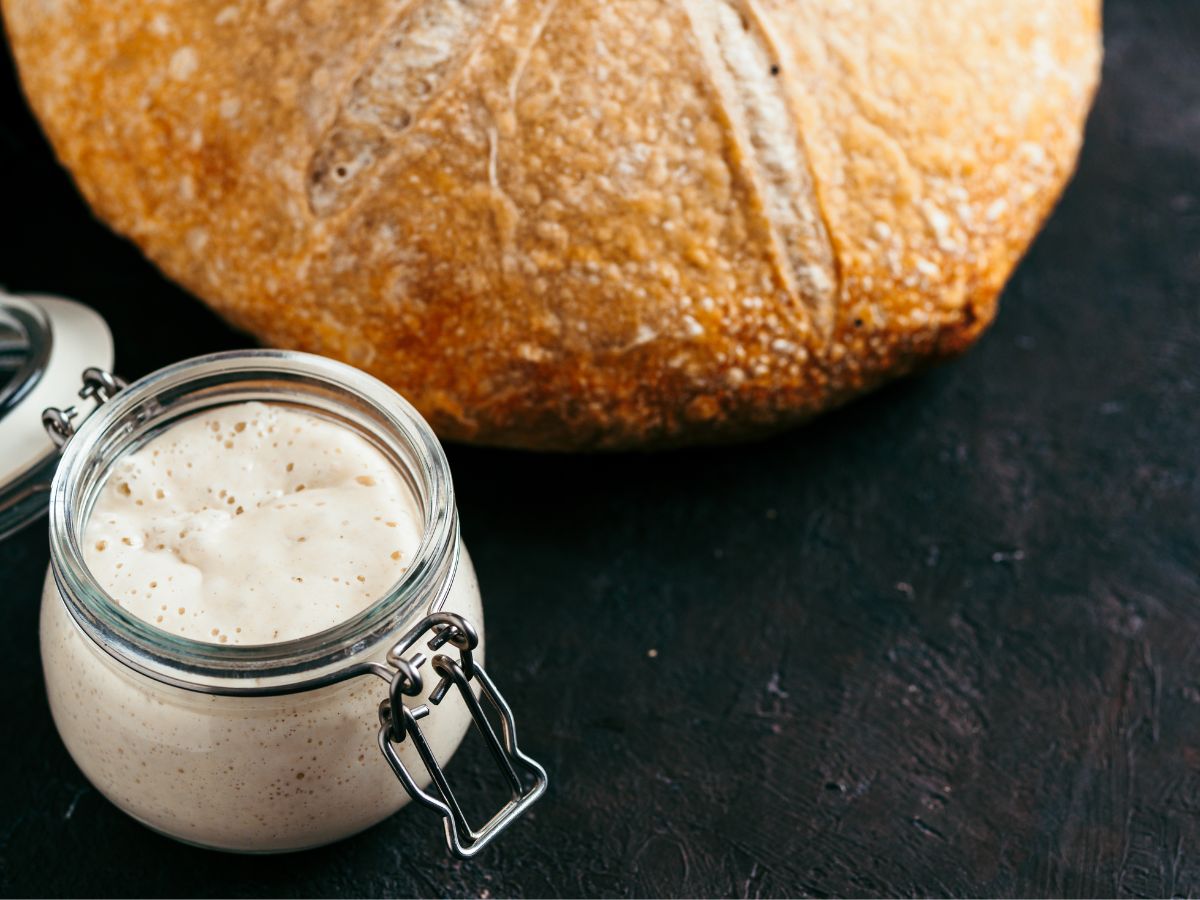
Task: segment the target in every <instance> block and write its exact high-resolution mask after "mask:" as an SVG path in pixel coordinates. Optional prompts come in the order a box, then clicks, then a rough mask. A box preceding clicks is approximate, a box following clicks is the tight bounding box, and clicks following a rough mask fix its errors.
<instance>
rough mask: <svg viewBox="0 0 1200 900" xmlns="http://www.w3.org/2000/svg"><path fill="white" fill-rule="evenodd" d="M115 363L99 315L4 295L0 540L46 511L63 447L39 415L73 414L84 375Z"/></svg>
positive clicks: (59, 302)
mask: <svg viewBox="0 0 1200 900" xmlns="http://www.w3.org/2000/svg"><path fill="white" fill-rule="evenodd" d="M112 363H113V340H112V334H111V332H110V331H109V330H108V326H107V325H106V324H105V322H104V319H103V318H101V317H100V315H99V314H98V313H96V312H95V311H94V310H92V309H89V308H88V307H86V306H84V305H83V304H81V303H76V302H75V301H73V300H66V299H63V298H62V297H52V296H49V295H46V294H30V295H26V296H22V297H15V296H12V295H11V294H5V293H3V292H0V540H3V539H4V538H6V537H8V536H9V535H11V534H12V533H13V532H15V531H17V530H18V529H20V528H21V527H23V526H25V525H27V524H29V523H30V522H32V521H34V520H35V519H38V518H40V517H41V516H42V515H44V514H45V512H46V509H47V507H48V505H49V498H50V482H51V480H52V479H53V477H54V470H55V468H56V467H57V466H58V448H57V447H55V445H54V442H53V441H52V440H51V438H50V436H49V435H48V434H47V432H46V428H45V426H44V425H43V423H42V411H43V410H44V409H47V408H49V407H59V408H63V409H69V408H70V407H71V404H72V400H73V398H74V397H75V396H76V395H81V394H80V390H79V387H80V373H82V372H83V371H84V370H85V369H87V368H89V367H92V366H95V367H99V368H101V369H104V370H109V369H111V368H112ZM81 396H85V395H81Z"/></svg>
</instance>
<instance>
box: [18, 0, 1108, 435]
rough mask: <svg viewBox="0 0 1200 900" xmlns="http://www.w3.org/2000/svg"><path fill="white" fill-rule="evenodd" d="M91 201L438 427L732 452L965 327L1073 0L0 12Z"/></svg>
mask: <svg viewBox="0 0 1200 900" xmlns="http://www.w3.org/2000/svg"><path fill="white" fill-rule="evenodd" d="M2 2H3V10H4V14H5V19H6V24H7V27H8V31H9V35H10V38H11V43H12V45H13V49H14V53H15V56H16V59H17V61H18V65H19V69H20V73H21V79H22V83H23V85H24V88H25V91H26V93H27V95H28V97H29V99H30V102H31V104H32V106H33V108H34V110H35V111H36V112H37V114H38V116H39V118H40V120H41V122H42V123H43V125H44V127H45V128H46V131H47V133H48V135H49V136H50V139H51V142H52V143H53V145H54V147H55V150H56V152H57V153H58V155H59V157H60V159H61V160H62V162H63V163H64V165H65V166H66V167H67V168H68V169H69V170H70V171H71V172H72V174H73V175H74V177H75V179H76V181H77V183H78V185H79V187H80V189H81V191H82V192H83V194H84V195H85V197H86V198H87V199H88V201H89V202H90V203H91V204H92V205H93V207H94V208H95V209H96V211H97V212H98V214H99V215H100V216H101V217H103V218H104V219H105V220H106V221H107V222H109V223H110V224H111V225H112V226H113V227H114V228H115V229H116V230H118V231H119V232H121V233H123V234H125V235H127V236H129V237H130V238H131V239H133V240H134V241H135V242H136V243H137V244H138V245H139V246H140V247H141V248H142V249H143V250H144V252H145V253H146V254H147V255H148V256H149V257H150V258H151V259H152V260H153V261H154V262H155V263H156V264H157V265H159V266H160V267H161V268H162V269H163V270H164V271H165V272H166V273H167V274H169V275H170V276H172V277H174V278H175V279H177V280H179V281H180V282H181V283H183V284H184V285H186V286H187V287H188V288H189V289H190V290H192V291H193V292H195V293H196V294H197V295H199V296H200V297H202V298H203V299H204V300H205V301H206V302H208V303H209V304H211V305H212V306H213V307H214V308H215V309H217V310H218V311H219V312H220V313H222V314H223V315H224V316H226V317H227V318H228V319H229V320H230V321H231V322H233V323H234V324H236V325H238V326H240V327H242V328H245V329H247V330H249V331H251V332H253V333H254V334H255V335H257V336H258V337H260V338H261V339H262V340H263V341H265V342H266V343H268V344H271V345H275V346H282V347H292V348H296V349H302V350H308V351H311V352H316V353H323V354H326V355H329V356H334V357H338V358H341V359H344V360H346V361H348V362H351V363H353V364H355V365H358V366H361V367H362V368H364V369H367V370H368V371H370V372H372V373H373V374H375V375H378V376H379V377H381V378H383V379H384V380H385V381H387V382H389V383H390V384H392V385H393V386H394V387H396V388H397V389H398V390H400V391H401V393H403V394H404V395H405V396H407V397H408V398H409V399H410V400H411V401H412V402H413V403H414V404H415V405H416V406H417V407H418V408H419V409H420V410H421V412H422V413H424V414H425V415H426V416H427V417H428V418H429V420H430V421H431V423H432V424H433V426H434V427H435V429H436V430H437V431H438V432H439V433H440V434H441V435H443V436H444V437H447V438H451V439H457V440H467V441H476V442H481V443H490V444H501V445H509V446H520V447H533V448H546V449H588V448H617V447H628V446H666V445H675V444H682V443H694V442H704V441H716V440H728V439H735V438H741V437H746V436H749V435H753V434H757V433H761V432H763V431H767V430H771V429H776V428H779V427H782V426H784V425H787V424H789V423H792V422H795V421H799V420H801V419H804V418H806V417H809V416H811V415H813V414H815V413H817V412H819V411H821V410H823V409H827V408H829V407H830V406H832V405H835V404H837V403H839V402H842V401H843V400H845V399H847V398H849V397H851V396H853V395H855V394H858V393H861V392H862V391H864V390H866V389H868V388H870V387H872V386H874V385H876V384H878V383H879V382H881V381H883V380H885V379H887V378H891V377H894V376H897V375H899V374H903V373H904V372H907V371H909V370H911V369H912V368H914V367H915V366H917V365H919V364H921V363H922V362H924V361H927V360H930V359H936V358H939V357H943V356H947V355H950V354H953V353H956V352H959V351H960V350H962V349H963V348H965V347H966V346H968V345H969V344H970V343H971V342H972V341H973V340H974V339H975V337H977V336H978V334H979V333H980V332H981V331H982V330H983V328H984V327H985V326H986V325H987V324H988V322H989V321H990V320H991V318H992V316H993V314H994V308H995V299H996V296H997V294H998V293H999V291H1000V289H1001V287H1002V286H1003V283H1004V281H1005V279H1006V278H1007V277H1008V275H1009V273H1010V272H1011V270H1012V268H1013V266H1014V265H1015V263H1016V261H1017V260H1018V258H1019V257H1020V255H1021V253H1022V252H1023V251H1024V249H1025V247H1026V246H1027V245H1028V243H1029V241H1030V240H1031V238H1032V237H1033V235H1034V234H1035V232H1036V230H1037V228H1038V226H1039V224H1040V222H1041V221H1042V219H1043V218H1044V217H1045V215H1046V214H1047V213H1048V211H1049V209H1050V208H1051V206H1052V204H1053V202H1054V200H1055V199H1056V197H1057V195H1058V193H1059V191H1060V190H1061V188H1062V186H1063V184H1064V183H1065V181H1066V179H1067V178H1068V176H1069V174H1070V171H1071V168H1072V166H1073V164H1074V160H1075V157H1076V154H1077V152H1078V148H1079V144H1080V140H1081V134H1082V125H1083V121H1084V118H1085V116H1086V113H1087V109H1088V106H1089V103H1090V100H1091V97H1092V93H1093V90H1094V88H1095V84H1096V79H1097V75H1098V68H1099V59H1100V38H1099V28H1100V21H1099V19H1100V14H1099V0H1055V2H1051V3H1048V2H1045V0H908V2H905V3H895V2H892V0H858V2H854V3H846V2H839V0H803V2H802V0H673V2H668V0H408V2H400V0H356V2H355V3H353V4H345V3H339V2H336V0H265V2H252V0H241V2H234V0H191V2H188V3H177V2H171V0H107V2H105V3H98V2H92V0H2Z"/></svg>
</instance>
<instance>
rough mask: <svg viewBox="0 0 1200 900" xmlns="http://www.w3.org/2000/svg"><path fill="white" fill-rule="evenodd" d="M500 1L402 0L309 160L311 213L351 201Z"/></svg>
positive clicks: (481, 33) (484, 30)
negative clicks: (407, 2) (408, 1)
mask: <svg viewBox="0 0 1200 900" xmlns="http://www.w3.org/2000/svg"><path fill="white" fill-rule="evenodd" d="M500 5H502V4H501V3H500V2H498V0H424V2H419V3H416V4H414V5H411V6H409V7H407V8H406V9H405V10H404V11H403V12H402V13H401V15H400V18H399V19H398V20H396V21H395V22H393V23H392V25H391V26H390V27H389V28H388V29H386V30H385V32H384V36H383V39H382V40H381V41H380V43H379V45H378V46H377V47H376V48H375V51H374V53H372V54H371V56H370V57H369V58H368V60H367V62H366V64H365V65H364V66H363V68H362V70H361V71H360V72H359V74H358V77H357V78H355V80H354V83H353V85H351V88H350V92H349V94H348V95H347V97H346V98H345V99H344V100H343V102H342V106H341V109H340V110H339V111H338V115H337V118H336V119H335V120H334V123H333V125H332V127H331V128H330V129H329V131H327V132H326V134H325V137H324V138H323V139H322V141H321V143H320V144H319V145H318V147H317V149H316V152H315V153H314V154H313V158H312V161H311V163H310V164H309V168H308V204H309V207H310V208H311V209H312V211H313V212H314V213H315V214H316V215H318V216H330V215H333V214H334V213H336V212H339V211H341V210H343V209H345V208H346V207H348V206H350V205H351V204H352V203H353V202H354V200H355V198H356V197H358V196H359V195H360V194H361V193H362V192H363V189H364V188H365V187H366V185H367V183H368V182H369V181H370V175H371V173H372V172H375V171H377V170H378V169H379V167H380V165H381V164H382V163H384V162H385V161H386V160H387V159H388V157H390V156H391V155H392V151H393V149H394V143H393V142H394V141H395V140H396V138H397V137H398V136H399V135H400V134H401V133H403V132H404V131H406V130H407V129H408V128H409V127H410V126H411V125H412V123H413V122H414V121H415V120H416V119H417V118H418V117H419V116H420V114H421V111H422V110H423V109H425V108H427V107H428V105H429V104H430V103H431V102H432V101H433V99H434V98H435V97H436V96H437V94H438V93H439V92H440V91H441V90H442V89H443V88H445V87H446V85H447V84H449V83H450V81H452V80H453V78H454V76H455V75H456V74H457V73H458V72H460V71H461V70H462V68H463V65H464V63H465V62H466V61H467V59H468V58H469V57H470V55H471V52H472V51H473V50H474V49H475V47H476V46H477V45H478V44H479V42H480V41H481V40H482V39H483V38H484V37H485V36H486V35H487V34H488V33H489V32H490V30H491V29H490V28H489V27H488V26H489V24H490V23H491V20H492V18H493V16H494V14H495V12H496V9H497V7H499V6H500Z"/></svg>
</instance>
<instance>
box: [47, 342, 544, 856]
mask: <svg viewBox="0 0 1200 900" xmlns="http://www.w3.org/2000/svg"><path fill="white" fill-rule="evenodd" d="M114 387H115V386H114ZM109 393H112V396H108V394H109ZM100 399H102V400H106V402H103V403H102V404H101V405H100V406H99V407H98V408H97V409H96V410H95V411H94V412H93V413H92V414H91V415H90V416H89V417H88V418H87V419H86V420H85V421H84V422H83V423H82V424H81V425H80V427H79V428H78V431H76V432H74V433H70V426H69V425H68V426H67V428H66V432H65V433H64V434H63V435H62V437H64V438H68V439H66V440H65V445H64V447H63V455H62V459H61V461H60V462H59V466H58V469H57V472H56V474H55V477H54V482H53V485H52V488H51V498H50V551H51V563H50V572H49V573H48V576H47V579H46V585H45V591H44V594H43V598H42V612H41V646H42V660H43V666H44V669H45V677H46V686H47V691H48V694H49V699H50V706H51V710H52V712H53V715H54V721H55V723H56V725H57V727H58V730H59V733H60V734H61V735H62V739H63V741H64V743H65V744H66V746H67V749H68V750H69V751H70V753H71V755H72V757H74V759H75V761H76V763H77V764H78V765H79V767H80V768H81V769H82V770H83V772H84V774H85V775H86V776H87V777H88V779H89V780H90V781H91V782H92V783H93V784H94V785H95V786H96V788H97V789H99V790H100V791H101V792H102V793H103V794H104V795H105V796H107V797H108V798H109V799H110V800H111V801H112V802H113V803H115V804H116V805H117V806H119V807H120V808H121V809H123V810H124V811H125V812H127V813H129V814H130V815H131V816H133V817H134V818H136V819H138V820H139V821H141V822H143V823H144V824H146V825H148V826H149V827H151V828H153V829H155V830H157V831H160V832H163V833H165V834H167V835H170V836H171V837H174V838H177V839H179V840H183V841H187V842H189V843H193V844H198V845H202V846H205V847H212V848H219V849H225V850H236V851H244V852H278V851H288V850H298V849H302V848H306V847H313V846H317V845H320V844H325V843H328V842H330V841H335V840H338V839H339V838H343V837H346V836H348V835H350V834H353V833H355V832H357V831H360V830H362V829H364V828H367V827H369V826H370V825H373V824H375V823H376V822H378V821H380V820H381V819H383V818H385V817H387V816H389V815H391V814H392V813H394V812H395V811H396V810H397V809H399V808H400V807H401V806H403V805H404V804H405V803H407V802H408V800H409V799H410V797H411V798H412V799H416V800H417V801H419V802H420V803H421V804H422V805H424V806H426V807H429V808H430V809H433V810H435V811H436V812H438V813H439V814H440V815H442V817H443V820H444V823H443V824H444V828H445V832H446V839H447V844H448V846H449V847H450V849H451V850H452V851H453V852H455V853H456V854H458V855H460V856H469V855H472V854H473V853H475V852H476V851H477V850H478V849H480V848H481V847H482V846H484V845H485V844H486V843H487V842H488V841H489V840H490V839H491V838H492V837H493V836H494V835H495V834H496V833H498V832H499V831H500V830H502V829H503V828H504V827H506V826H507V825H508V824H509V823H510V822H511V821H512V820H513V819H514V818H516V817H517V816H518V815H520V814H521V813H522V812H523V811H524V809H525V808H526V807H528V805H529V804H531V803H532V802H533V801H534V800H536V799H537V797H538V796H540V794H541V793H542V792H543V790H544V789H545V785H546V777H545V772H544V771H543V770H542V769H541V767H540V766H538V765H537V763H535V762H533V760H531V759H529V758H528V757H527V756H525V755H524V754H523V753H521V751H520V750H519V749H518V747H517V744H516V733H515V728H514V725H513V721H512V716H511V713H510V712H509V710H508V707H507V706H506V705H505V703H504V700H503V698H502V697H501V696H500V695H499V693H498V692H497V691H496V689H495V686H494V684H493V683H492V682H491V680H490V679H489V678H488V676H487V674H486V673H485V672H484V669H483V667H482V656H483V646H482V608H481V605H480V595H479V586H478V583H477V581H476V578H475V572H474V570H473V568H472V565H471V561H470V558H469V556H468V555H467V552H466V550H465V548H464V547H463V545H462V542H461V540H460V538H459V529H458V518H457V511H456V508H455V504H454V492H453V487H452V483H451V478H450V472H449V467H448V464H447V462H446V458H445V455H444V453H443V452H442V449H441V446H440V444H439V443H438V441H437V439H436V438H435V437H434V435H433V433H432V432H431V431H430V429H429V427H428V425H427V424H426V423H425V422H424V420H423V419H421V417H420V416H419V415H418V414H417V413H416V411H415V410H414V409H412V407H411V406H409V404H408V403H406V402H405V401H404V400H403V399H402V398H401V397H400V396H399V395H397V394H396V393H395V392H394V391H392V390H391V389H390V388H388V387H387V386H386V385H384V384H382V383H381V382H379V381H377V380H376V379H374V378H372V377H370V376H368V375H366V374H365V373H363V372H360V371H358V370H357V369H353V368H351V367H349V366H345V365H342V364H340V363H336V362H333V361H331V360H328V359H324V358H321V357H316V356H309V355H307V354H299V353H291V352H283V351H237V352H232V353H222V354H216V355H213V356H207V357H200V358H197V359H193V360H188V361H185V362H182V363H178V364H176V365H173V366H170V367H168V368H166V369H162V370H160V371H158V372H156V373H154V374H152V375H149V376H147V377H146V378H143V379H142V380H140V381H138V382H136V383H134V384H132V385H130V386H128V387H127V388H124V389H121V390H119V391H116V392H115V393H113V392H112V391H108V392H102V393H101V396H100ZM250 400H257V401H262V402H266V403H275V404H285V405H289V406H292V407H295V408H300V409H302V410H303V411H305V412H307V413H310V414H315V415H319V416H322V417H324V418H326V419H328V420H331V421H334V422H336V423H337V424H339V425H341V426H344V427H346V428H350V429H352V430H355V431H357V432H358V433H359V434H361V435H362V436H363V437H365V438H366V439H367V440H368V441H370V442H371V443H372V444H373V445H374V446H375V447H376V448H378V449H379V450H380V451H381V452H383V453H384V454H385V456H387V457H388V458H389V459H390V460H391V461H393V462H394V464H395V465H396V466H397V468H398V470H399V471H400V472H401V473H402V474H403V475H404V477H405V478H406V480H407V482H408V484H409V486H410V488H411V490H412V492H413V496H414V498H415V500H416V505H417V508H418V509H419V510H420V513H421V515H422V516H423V525H424V531H423V536H422V540H421V544H420V547H419V548H418V550H417V552H416V554H415V556H414V558H413V561H412V563H411V565H410V567H409V570H408V572H407V573H406V574H405V575H404V577H403V579H402V580H401V581H400V582H399V583H398V584H396V585H395V586H394V587H393V588H392V589H391V590H389V591H388V592H387V594H386V595H384V596H383V597H381V598H379V599H378V601H376V602H375V603H374V604H373V605H372V606H370V607H369V608H367V609H366V610H364V611H363V612H362V613H360V614H358V615H357V616H355V617H353V618H351V619H349V620H347V621H345V622H342V623H340V624H338V625H336V626H334V627H332V628H330V629H328V630H326V631H323V632H320V633H318V634H314V635H310V636H307V637H303V638H300V639H297V640H291V641H285V642H280V643H275V644H262V645H254V646H247V645H225V644H211V643H206V642H201V641H194V640H190V639H186V638H183V637H179V636H176V635H172V634H168V633H166V632H164V631H161V630H159V629H157V628H155V627H153V626H152V625H150V624H148V623H146V622H144V621H142V620H140V619H138V618H136V617H134V616H132V615H131V614H129V613H128V612H127V611H125V610H124V609H122V608H121V607H120V606H119V605H117V604H116V603H115V602H114V601H113V600H112V598H110V597H109V596H108V595H107V594H106V593H105V591H104V590H103V589H102V588H101V587H100V585H99V584H98V583H97V582H96V580H95V579H94V578H93V577H92V575H91V573H90V572H89V570H88V568H87V566H86V564H85V563H84V556H83V553H82V551H81V543H82V537H83V533H84V529H85V526H86V524H87V520H88V516H89V514H90V511H91V508H92V505H93V503H94V501H95V499H96V496H97V494H98V492H99V489H100V487H101V486H102V485H103V483H104V480H105V477H106V474H107V472H108V470H109V468H110V466H111V465H112V464H113V462H114V461H115V460H116V459H118V458H119V457H120V456H121V455H122V454H124V453H126V452H130V451H132V450H134V449H136V448H138V447H140V446H141V445H142V444H144V443H145V442H147V441H148V440H150V439H151V438H153V437H154V436H156V435H157V434H159V433H161V432H162V431H163V430H165V429H167V428H170V427H171V425H172V424H173V423H175V422H177V421H179V420H180V419H182V418H185V417H189V416H192V415H195V414H197V413H199V412H201V411H203V410H207V409H211V408H213V407H216V406H223V405H228V404H233V403H242V402H246V401H250ZM55 421H57V422H58V423H59V427H60V428H61V427H62V422H63V421H64V420H62V419H61V417H55V416H51V423H52V424H53V422H55ZM420 643H425V644H428V647H429V651H430V652H429V653H425V652H423V651H424V648H421V650H417V649H415V648H416V647H417V645H418V644H420ZM430 654H432V659H431V660H430V659H428V658H427V657H428V656H429V655H430ZM426 663H431V665H428V666H426ZM480 698H483V700H484V701H485V702H486V703H487V704H488V705H490V706H491V708H492V711H491V714H490V715H489V714H488V713H486V712H485V710H484V706H483V705H482V704H481V703H480ZM401 707H403V708H401ZM493 720H496V721H498V724H499V730H498V731H497V729H496V728H495V727H494V726H493V724H492V721H493ZM418 721H419V722H420V724H418ZM472 721H474V723H475V724H476V725H477V727H478V728H479V730H480V732H481V734H482V735H483V737H484V740H485V741H487V742H488V744H489V747H490V749H491V750H492V751H493V756H494V758H495V760H496V762H497V765H498V766H499V768H500V770H501V772H502V773H503V775H504V777H505V779H506V781H507V783H508V786H509V788H510V792H511V800H510V802H509V803H508V804H507V805H505V806H504V807H503V808H502V809H501V810H500V811H499V812H498V813H497V814H496V816H495V817H493V818H492V820H491V821H490V822H488V823H487V825H485V826H483V827H482V828H481V829H478V830H474V829H472V828H470V827H469V825H468V824H467V822H466V820H465V818H464V817H463V814H462V812H461V809H460V808H459V806H458V804H457V803H456V802H455V801H454V797H453V793H452V792H451V790H450V787H449V784H448V782H447V780H446V777H445V775H444V774H443V772H442V770H441V768H440V764H439V763H440V762H444V761H446V760H447V759H449V757H450V755H451V754H452V753H453V752H454V751H455V749H456V748H457V746H458V744H459V742H460V741H461V740H462V738H463V735H464V733H465V732H466V730H467V728H468V726H469V725H470V724H471V723H472ZM381 750H382V755H383V757H384V758H383V759H381V758H380V751H381ZM385 762H386V763H387V764H385ZM431 782H432V787H429V785H430V784H431Z"/></svg>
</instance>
